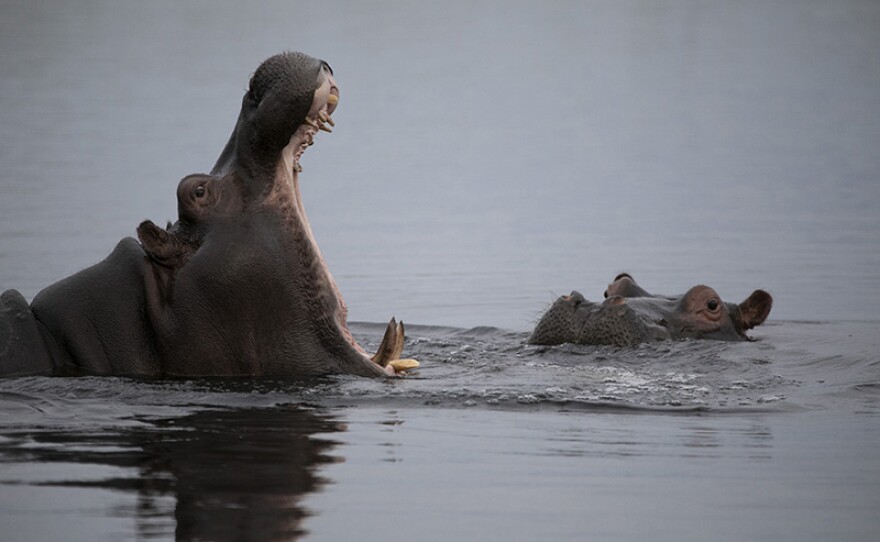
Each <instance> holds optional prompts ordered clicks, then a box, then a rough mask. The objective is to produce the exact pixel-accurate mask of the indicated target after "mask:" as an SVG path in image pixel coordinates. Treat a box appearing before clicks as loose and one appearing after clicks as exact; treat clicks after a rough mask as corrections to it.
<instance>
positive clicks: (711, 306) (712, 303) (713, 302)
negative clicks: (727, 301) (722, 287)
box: [706, 299, 718, 311]
mask: <svg viewBox="0 0 880 542" xmlns="http://www.w3.org/2000/svg"><path fill="white" fill-rule="evenodd" d="M706 306H707V307H709V310H710V311H714V310H715V309H717V308H718V300H717V299H710V300H709V302H708V303H706Z"/></svg>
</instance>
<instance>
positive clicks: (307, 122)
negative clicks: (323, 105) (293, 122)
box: [305, 117, 319, 128]
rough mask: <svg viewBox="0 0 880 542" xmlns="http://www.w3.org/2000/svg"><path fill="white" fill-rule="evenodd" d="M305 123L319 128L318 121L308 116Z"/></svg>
mask: <svg viewBox="0 0 880 542" xmlns="http://www.w3.org/2000/svg"><path fill="white" fill-rule="evenodd" d="M305 124H308V125H309V126H313V127H315V128H319V125H318V121H316V120H314V119H310V118H308V117H306V121H305Z"/></svg>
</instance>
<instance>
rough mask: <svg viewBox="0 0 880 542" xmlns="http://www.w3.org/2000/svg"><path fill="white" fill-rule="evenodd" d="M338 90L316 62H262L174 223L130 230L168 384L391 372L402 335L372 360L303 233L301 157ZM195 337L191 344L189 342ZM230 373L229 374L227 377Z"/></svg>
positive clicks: (390, 335)
mask: <svg viewBox="0 0 880 542" xmlns="http://www.w3.org/2000/svg"><path fill="white" fill-rule="evenodd" d="M338 101H339V89H338V86H337V84H336V81H335V80H334V78H333V74H332V71H331V70H330V67H329V65H327V63H326V62H324V61H321V60H318V59H314V58H312V57H309V56H307V55H304V54H302V53H282V54H280V55H275V56H273V57H271V58H269V59H268V60H266V61H265V62H263V63H262V64H261V65H260V66H259V67H258V68H257V70H256V72H255V73H254V75H253V77H252V78H251V81H250V85H249V88H248V90H247V92H246V93H245V95H244V97H243V99H242V106H241V112H240V113H239V116H238V120H237V121H236V125H235V128H234V130H233V132H232V135H231V136H230V138H229V142H228V143H227V144H226V147H225V148H224V150H223V152H222V153H221V155H220V157H219V158H218V160H217V162H216V164H215V166H214V168H213V170H212V171H211V174H210V175H191V176H189V177H186V178H184V179H183V180H182V181H181V182H180V185H179V187H178V190H177V199H178V220H177V222H176V223H175V224H173V225H169V227H168V228H165V229H162V228H159V227H158V226H156V225H155V224H153V223H152V222H149V221H147V222H144V223H143V224H141V226H140V227H139V228H138V237H139V239H140V241H141V244H142V246H143V248H144V251H145V252H146V254H147V256H148V264H149V266H150V268H151V270H152V271H151V272H150V273H146V275H147V277H148V282H150V281H152V282H150V283H148V285H147V291H148V296H147V302H148V313H149V317H150V318H151V321H152V324H153V326H154V327H155V328H156V329H157V330H158V331H157V335H158V336H160V337H161V338H162V341H161V343H162V344H161V345H160V347H161V348H160V349H162V350H163V351H165V352H167V354H165V355H164V357H166V358H168V359H173V360H174V361H173V362H172V363H173V366H171V367H169V368H168V369H167V372H169V373H173V374H242V373H249V374H263V375H267V374H273V375H285V376H290V375H310V374H327V373H354V374H361V375H376V374H395V370H394V369H395V368H397V369H399V368H400V367H401V364H399V363H396V362H397V361H404V362H410V363H404V364H403V366H406V365H409V366H412V363H411V362H412V360H398V358H399V356H400V353H401V351H402V349H403V340H404V330H403V325H402V324H398V323H397V322H396V321H395V320H394V319H392V320H391V323H390V324H389V326H388V329H387V331H386V335H385V338H384V340H383V342H382V345H381V346H380V348H379V352H378V353H377V354H376V355H375V356H373V357H372V358H371V357H369V356H367V355H366V353H365V352H364V350H363V349H362V348H361V347H360V346H359V345H358V344H357V342H356V341H355V340H354V339H353V337H352V336H351V333H350V332H349V330H348V327H347V324H346V319H347V309H346V306H345V303H344V301H343V299H342V296H341V294H340V293H339V289H338V288H337V287H336V283H335V281H334V280H333V277H332V275H331V274H330V271H329V269H328V268H327V265H326V263H325V261H324V258H323V257H322V255H321V252H320V250H319V248H318V245H317V243H316V241H315V237H314V235H313V233H312V229H311V226H310V225H309V220H308V217H307V216H306V213H305V207H304V205H303V202H302V196H301V191H300V186H299V183H300V173H301V172H302V167H301V166H300V162H299V161H300V158H301V157H302V154H303V152H304V151H305V150H306V149H307V148H308V147H309V146H311V145H312V144H314V142H315V136H316V135H317V132H318V131H319V130H323V131H325V132H331V128H330V126H333V125H334V122H333V120H332V119H331V117H330V114H331V113H333V112H334V111H335V109H336V106H337V103H338ZM193 337H199V339H198V340H194V339H193ZM233 366H237V368H233V369H230V367H233Z"/></svg>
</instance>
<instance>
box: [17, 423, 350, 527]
mask: <svg viewBox="0 0 880 542" xmlns="http://www.w3.org/2000/svg"><path fill="white" fill-rule="evenodd" d="M344 430H345V426H344V424H342V423H340V422H338V421H335V420H334V419H333V418H332V417H329V416H328V415H327V414H325V413H322V412H321V411H314V410H303V409H299V408H286V407H278V408H271V409H252V410H225V409H223V410H202V411H198V412H194V413H192V414H190V415H187V416H183V417H176V418H165V419H155V420H149V421H147V420H143V423H141V424H138V425H137V426H134V427H131V428H128V429H122V430H117V431H98V432H95V431H77V430H76V429H70V428H55V429H52V430H39V429H34V430H22V431H13V432H5V433H4V434H3V435H2V439H3V440H2V442H0V458H2V462H3V463H5V464H7V465H9V464H28V463H32V464H37V465H40V464H43V465H45V464H53V463H64V464H84V465H100V466H104V467H115V468H116V469H117V471H115V472H118V474H117V475H115V476H109V477H104V478H99V479H79V480H68V479H65V478H64V477H63V475H59V477H58V478H55V479H44V480H40V481H39V482H37V483H38V485H41V486H55V487H76V488H99V489H105V490H115V491H123V492H132V493H135V494H136V495H137V504H136V507H135V510H133V514H134V516H135V519H136V529H137V531H138V535H139V536H141V537H144V538H151V537H158V538H167V537H168V534H169V533H168V530H171V531H172V532H174V533H175V536H176V538H177V539H179V540H291V539H292V538H294V537H295V535H299V534H302V532H303V529H302V521H303V518H304V517H306V515H307V514H308V512H307V510H305V509H304V508H303V507H302V504H301V500H302V497H303V495H305V494H307V493H310V492H313V491H315V490H317V489H318V488H319V487H321V485H323V484H324V483H325V481H324V480H323V479H321V477H320V476H318V474H317V471H318V470H319V469H320V467H321V465H322V464H325V463H328V462H332V461H334V460H335V459H334V458H333V457H331V456H329V455H328V452H329V451H330V450H331V449H332V448H333V446H334V443H333V441H332V440H328V439H327V438H325V437H317V436H316V435H318V434H322V433H336V432H340V431H344ZM13 472H14V471H13ZM76 472H78V471H77V470H76V469H74V470H72V473H76ZM3 478H4V480H3V482H4V483H6V484H10V483H24V484H28V483H34V482H33V481H32V480H28V479H24V480H14V479H13V480H10V479H9V474H8V473H7V474H6V475H5V476H3ZM169 500H170V503H169ZM69 506H75V504H73V503H71V504H69ZM37 532H39V531H37ZM20 535H21V537H22V538H21V539H34V538H35V537H34V536H33V533H29V532H26V531H25V532H22V533H20Z"/></svg>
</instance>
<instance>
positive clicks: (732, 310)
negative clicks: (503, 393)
mask: <svg viewBox="0 0 880 542" xmlns="http://www.w3.org/2000/svg"><path fill="white" fill-rule="evenodd" d="M605 298H606V299H605V301H603V302H601V303H594V302H591V301H587V300H586V299H585V298H584V296H583V295H581V294H580V293H578V292H571V294H569V295H565V296H562V297H560V298H559V299H557V300H556V302H554V303H553V305H552V306H551V307H550V309H548V310H547V312H546V313H545V314H544V316H542V317H541V320H540V321H539V322H538V325H537V326H535V330H534V331H533V332H532V335H531V336H530V337H529V342H530V343H531V344H546V345H549V344H561V343H578V344H608V345H617V346H628V345H633V344H638V343H642V342H648V341H654V340H668V339H683V338H700V339H719V340H730V341H736V340H745V339H748V337H747V336H746V331H748V330H749V329H752V328H753V327H755V326H757V325H760V324H761V323H763V322H764V320H765V319H766V318H767V315H768V314H770V307H771V306H772V305H773V298H772V297H770V294H768V293H767V292H765V291H764V290H755V291H754V292H752V295H750V296H749V297H748V298H747V299H746V300H745V301H743V302H742V303H740V304H739V305H736V304H734V303H726V302H724V301H722V300H721V297H720V296H719V295H718V294H717V293H716V292H715V290H713V289H712V288H709V287H708V286H694V287H693V288H691V289H690V290H688V291H687V293H685V294H684V295H680V296H675V297H662V296H655V295H651V294H649V293H648V292H647V291H645V290H644V289H642V288H641V287H640V286H639V285H638V284H636V281H635V280H633V278H632V277H631V276H630V275H628V274H626V273H622V274H620V275H618V276H617V277H615V279H614V281H613V282H612V283H611V284H610V285H609V286H608V289H607V290H606V291H605Z"/></svg>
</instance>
